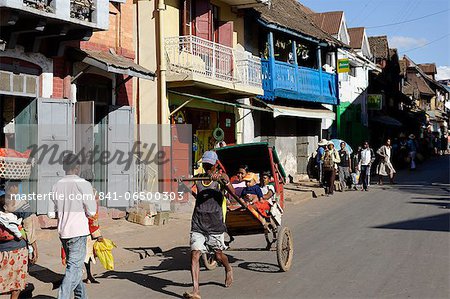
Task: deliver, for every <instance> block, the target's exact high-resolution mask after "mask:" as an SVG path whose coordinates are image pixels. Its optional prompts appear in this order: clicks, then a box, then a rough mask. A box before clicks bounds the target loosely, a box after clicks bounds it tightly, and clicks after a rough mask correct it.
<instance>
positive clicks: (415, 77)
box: [406, 69, 435, 96]
mask: <svg viewBox="0 0 450 299" xmlns="http://www.w3.org/2000/svg"><path fill="white" fill-rule="evenodd" d="M406 78H407V82H408V83H409V84H411V85H412V86H413V88H414V89H418V90H419V92H420V93H421V94H424V95H431V96H432V95H434V94H435V92H434V90H433V89H431V87H430V86H429V85H428V84H427V81H425V79H424V78H423V77H422V76H421V75H420V74H419V73H417V72H416V71H415V70H414V69H408V70H407V77H406Z"/></svg>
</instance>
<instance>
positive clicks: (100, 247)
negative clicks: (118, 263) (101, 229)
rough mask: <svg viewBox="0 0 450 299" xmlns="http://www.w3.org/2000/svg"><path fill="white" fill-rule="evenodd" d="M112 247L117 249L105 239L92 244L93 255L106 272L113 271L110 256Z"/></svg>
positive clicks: (111, 257) (112, 260) (111, 242)
mask: <svg viewBox="0 0 450 299" xmlns="http://www.w3.org/2000/svg"><path fill="white" fill-rule="evenodd" d="M114 247H117V246H116V244H114V242H113V241H111V240H109V239H105V238H104V239H103V241H102V242H99V241H96V242H95V243H94V250H95V255H96V256H97V257H98V259H99V260H100V263H101V264H102V265H103V267H104V268H105V269H106V270H114V257H113V255H112V249H113V248H114Z"/></svg>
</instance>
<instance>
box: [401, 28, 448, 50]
mask: <svg viewBox="0 0 450 299" xmlns="http://www.w3.org/2000/svg"><path fill="white" fill-rule="evenodd" d="M449 35H450V33H447V34H446V35H444V36H441V37H440V38H438V39H435V40H433V41H431V42H429V43H426V44H424V45H422V46H420V47H415V48H411V49H408V50H406V51H400V52H401V53H408V52H411V51H414V50H417V49H420V48H423V47H426V46H428V45H430V44H432V43H435V42H438V41H440V40H441V39H444V38H446V37H447V36H449Z"/></svg>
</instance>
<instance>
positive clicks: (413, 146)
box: [407, 134, 417, 170]
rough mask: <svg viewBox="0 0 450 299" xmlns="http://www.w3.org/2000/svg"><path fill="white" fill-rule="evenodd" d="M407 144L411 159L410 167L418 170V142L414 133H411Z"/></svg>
mask: <svg viewBox="0 0 450 299" xmlns="http://www.w3.org/2000/svg"><path fill="white" fill-rule="evenodd" d="M407 146H408V156H409V159H410V165H409V166H410V168H409V169H410V170H416V155H417V142H416V136H415V135H414V134H410V135H409V139H408V142H407Z"/></svg>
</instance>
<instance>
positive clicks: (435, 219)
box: [372, 213, 450, 232]
mask: <svg viewBox="0 0 450 299" xmlns="http://www.w3.org/2000/svg"><path fill="white" fill-rule="evenodd" d="M372 228H381V229H398V230H418V231H436V232H450V213H445V214H439V215H434V216H429V217H422V218H416V219H411V220H405V221H399V222H393V223H389V224H385V225H380V226H374V227H372Z"/></svg>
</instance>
